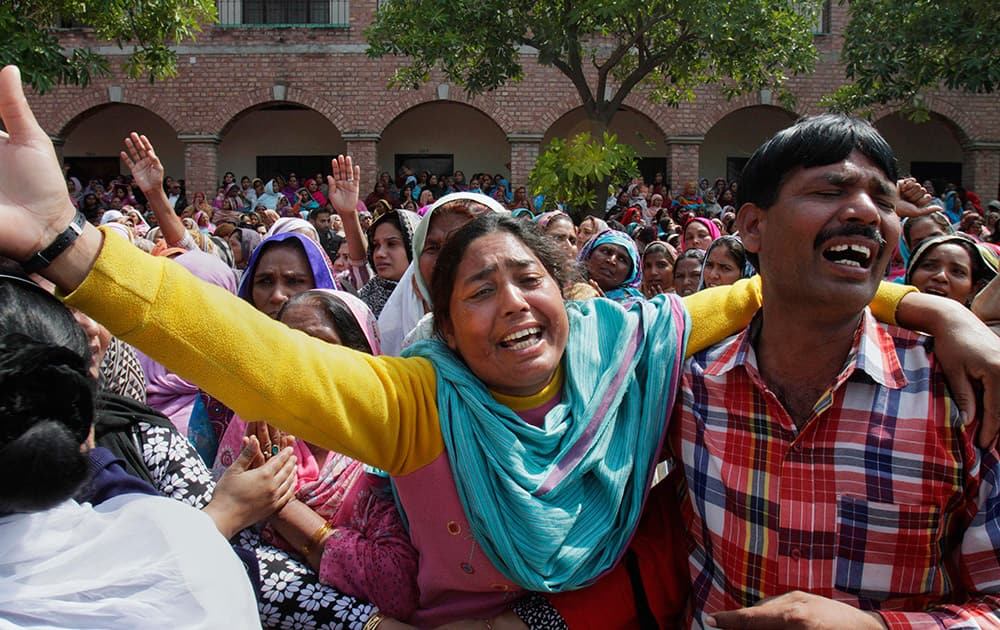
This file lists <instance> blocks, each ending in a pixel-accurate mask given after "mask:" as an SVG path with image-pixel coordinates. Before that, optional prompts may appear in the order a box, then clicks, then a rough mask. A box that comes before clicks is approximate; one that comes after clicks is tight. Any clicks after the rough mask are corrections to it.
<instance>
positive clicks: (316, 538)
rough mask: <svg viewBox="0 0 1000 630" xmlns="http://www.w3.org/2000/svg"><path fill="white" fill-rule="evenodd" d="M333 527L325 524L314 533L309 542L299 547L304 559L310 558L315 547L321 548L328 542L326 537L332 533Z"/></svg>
mask: <svg viewBox="0 0 1000 630" xmlns="http://www.w3.org/2000/svg"><path fill="white" fill-rule="evenodd" d="M332 529H333V526H332V525H330V523H323V525H322V526H321V527H320V528H319V529H317V530H316V531H314V532H313V534H312V536H310V537H309V540H307V541H306V543H305V544H304V545H302V546H301V547H299V551H301V552H302V556H303V557H308V556H309V552H310V551H312V550H313V548H314V547H319V546H320V545H322V544H323V542H324V541H325V540H326V535H327V534H329V533H330V530H332Z"/></svg>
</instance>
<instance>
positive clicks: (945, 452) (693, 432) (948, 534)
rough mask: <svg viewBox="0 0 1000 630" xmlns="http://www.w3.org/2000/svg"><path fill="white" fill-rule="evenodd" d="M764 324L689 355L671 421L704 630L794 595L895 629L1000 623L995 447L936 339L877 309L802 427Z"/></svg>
mask: <svg viewBox="0 0 1000 630" xmlns="http://www.w3.org/2000/svg"><path fill="white" fill-rule="evenodd" d="M756 322H757V320H755V323H756ZM753 330H755V327H754V326H751V327H750V328H748V329H747V330H746V331H744V332H743V333H741V334H739V335H737V336H735V337H732V338H730V339H729V340H727V341H725V342H723V343H721V344H719V345H716V346H714V347H713V348H710V349H708V350H706V351H704V352H701V353H699V354H697V355H695V356H694V357H693V358H692V359H690V360H689V361H688V363H687V365H686V367H685V370H684V377H683V383H682V396H683V398H682V400H681V401H679V403H678V407H677V413H676V415H675V419H676V420H675V422H674V423H673V426H672V427H671V436H670V440H671V447H672V450H673V452H674V453H676V454H678V455H679V456H680V458H681V460H682V462H683V466H684V472H685V475H686V478H687V489H688V494H687V497H686V498H685V500H684V502H683V514H684V518H685V523H686V526H687V530H688V531H689V532H690V534H691V536H692V538H693V541H692V544H693V546H692V548H691V550H690V556H689V560H690V561H689V564H690V570H691V577H692V582H693V594H692V598H693V600H692V606H693V611H691V612H692V614H693V620H692V623H693V624H694V625H703V624H704V615H705V614H707V613H713V612H718V611H723V610H732V609H737V608H742V607H745V606H752V605H753V604H755V603H756V602H758V601H759V600H760V599H762V598H765V597H770V596H775V595H780V594H782V593H786V592H788V591H792V590H796V589H797V590H802V591H807V592H810V593H814V594H817V595H821V596H823V597H828V598H831V599H835V600H838V601H842V602H846V603H849V604H851V605H853V606H856V607H858V608H861V609H865V610H878V611H879V612H880V614H882V616H883V619H884V620H885V621H886V623H887V624H889V625H890V627H903V628H907V627H912V626H915V625H925V626H928V625H929V626H932V627H958V626H961V627H973V628H978V627H997V626H1000V614H998V610H1000V596H998V595H997V594H998V593H1000V551H998V549H1000V491H998V489H997V487H996V486H997V483H996V480H997V478H998V474H1000V465H998V461H997V452H996V449H993V450H991V451H989V452H988V453H982V454H981V453H980V451H979V450H978V449H977V448H976V447H975V444H974V438H975V428H976V427H975V426H972V427H963V426H962V422H961V420H960V418H959V412H958V409H957V407H956V405H955V403H954V401H953V400H952V399H951V397H950V394H949V393H948V391H947V388H946V384H945V381H944V377H943V375H942V373H941V370H940V368H939V367H938V366H937V364H936V361H935V359H934V357H933V355H931V354H930V353H929V348H928V338H927V337H924V336H921V335H917V334H914V333H910V332H908V331H904V330H901V329H898V328H894V327H890V326H884V325H881V324H879V323H877V322H876V321H875V320H874V318H873V317H872V316H871V314H870V313H869V312H868V311H867V310H866V311H865V315H864V317H863V321H862V324H861V326H860V327H859V329H858V333H857V336H856V337H855V341H854V345H853V348H852V350H851V353H850V355H849V356H848V358H847V361H846V363H845V365H844V368H843V370H842V371H841V372H840V374H839V375H838V376H837V378H836V380H835V381H834V383H833V385H832V386H831V387H830V388H829V389H828V390H827V391H826V392H825V393H824V394H823V395H822V396H821V397H820V399H819V401H818V402H817V403H816V405H815V406H814V408H813V415H812V416H811V417H810V418H809V420H808V421H807V422H806V423H804V424H803V428H802V429H801V430H799V429H797V428H796V426H795V423H794V422H793V420H792V418H791V417H790V416H789V415H788V412H787V411H786V410H785V409H784V408H783V406H782V405H781V403H780V402H779V400H778V399H777V398H776V397H775V395H774V394H773V393H772V392H771V391H770V390H769V389H768V387H767V385H765V383H764V381H763V379H762V378H761V375H760V373H759V371H758V368H757V359H756V355H755V352H754V349H753V346H752V332H751V331H753ZM807 368H808V359H807V358H804V361H803V369H807ZM901 611H921V612H901Z"/></svg>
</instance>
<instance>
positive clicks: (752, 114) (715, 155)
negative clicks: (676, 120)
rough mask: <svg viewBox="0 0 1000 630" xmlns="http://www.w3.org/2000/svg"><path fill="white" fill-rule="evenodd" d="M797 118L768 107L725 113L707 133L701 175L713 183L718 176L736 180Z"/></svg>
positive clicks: (699, 160) (786, 112)
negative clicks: (765, 145) (766, 144)
mask: <svg viewBox="0 0 1000 630" xmlns="http://www.w3.org/2000/svg"><path fill="white" fill-rule="evenodd" d="M795 119H796V116H795V114H793V113H791V112H788V111H786V110H784V109H781V108H778V107H771V106H768V105H757V106H753V107H744V108H742V109H738V110H736V111H735V112H730V113H729V114H726V115H725V116H723V117H722V118H721V119H720V120H719V121H718V122H716V123H715V124H714V125H712V128H711V129H709V130H708V133H706V134H705V139H704V140H703V141H702V143H701V151H700V154H699V159H698V173H699V174H700V175H701V176H702V177H707V178H708V179H710V180H712V181H714V180H715V179H716V178H718V177H725V178H726V180H728V181H732V180H734V179H736V178H737V177H739V174H740V171H742V170H743V165H744V164H746V162H747V160H748V159H749V158H750V156H751V155H752V154H753V152H754V151H755V150H756V149H757V147H759V146H760V145H761V144H762V143H763V142H764V141H765V140H767V139H768V138H770V137H771V136H773V135H774V134H775V133H776V132H778V131H780V130H782V129H784V128H785V127H788V126H789V125H791V124H792V123H794V122H795Z"/></svg>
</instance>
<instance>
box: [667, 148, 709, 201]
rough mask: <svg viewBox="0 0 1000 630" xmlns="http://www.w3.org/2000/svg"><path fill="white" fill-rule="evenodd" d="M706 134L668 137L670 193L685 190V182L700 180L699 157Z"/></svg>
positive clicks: (678, 192) (674, 193)
mask: <svg viewBox="0 0 1000 630" xmlns="http://www.w3.org/2000/svg"><path fill="white" fill-rule="evenodd" d="M704 140H705V136H669V137H668V138H667V148H668V151H669V152H668V154H667V182H668V183H669V184H670V194H671V195H677V194H680V193H682V192H684V183H685V182H687V181H690V180H694V181H698V159H699V157H700V155H701V143H702V142H703V141H704Z"/></svg>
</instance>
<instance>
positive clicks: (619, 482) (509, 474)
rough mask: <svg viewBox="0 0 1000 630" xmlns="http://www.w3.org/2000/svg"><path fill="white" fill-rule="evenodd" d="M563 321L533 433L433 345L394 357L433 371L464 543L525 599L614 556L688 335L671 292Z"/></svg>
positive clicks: (639, 495)
mask: <svg viewBox="0 0 1000 630" xmlns="http://www.w3.org/2000/svg"><path fill="white" fill-rule="evenodd" d="M567 312H568V314H569V322H570V333H569V342H568V343H567V346H566V351H565V353H564V355H563V362H562V365H563V370H564V373H565V382H564V385H563V390H562V396H561V400H560V402H559V403H558V404H557V405H556V406H555V407H554V408H553V409H552V410H550V411H549V412H548V414H546V416H545V423H544V426H542V427H535V426H532V425H529V424H527V423H526V422H524V421H523V420H521V419H520V418H519V417H518V415H517V414H516V413H515V412H514V411H512V410H511V409H509V408H507V407H505V406H503V405H501V404H500V403H499V402H497V401H496V400H495V399H494V398H493V397H492V396H491V395H490V392H489V391H488V390H487V389H486V386H485V385H484V384H483V383H482V382H481V381H480V380H479V379H478V378H477V377H476V376H475V375H474V374H472V373H471V372H470V371H469V369H468V367H466V365H465V363H464V362H463V361H462V359H461V358H460V357H458V356H457V355H456V354H455V353H453V352H452V351H451V350H450V349H449V348H448V347H447V346H446V345H445V344H444V343H442V342H440V341H436V340H428V341H424V342H420V343H418V344H416V345H414V346H412V347H411V348H409V349H408V350H407V351H405V352H404V356H421V357H425V358H427V359H429V360H430V361H431V362H432V363H433V364H434V367H435V370H436V372H437V405H438V413H439V415H440V418H441V431H442V434H443V435H444V441H445V446H446V449H447V452H448V457H449V461H450V463H451V467H452V471H453V473H454V478H455V485H456V487H457V488H458V495H459V497H460V498H461V500H462V505H463V507H464V509H465V514H466V516H467V517H468V519H469V524H470V525H471V527H472V531H473V534H474V535H475V537H476V542H477V543H478V544H479V545H480V547H481V548H482V549H483V551H484V552H485V553H486V555H487V557H488V558H489V559H490V561H491V562H492V563H493V564H494V566H496V568H497V569H498V570H499V571H500V572H501V573H503V574H504V575H505V576H507V577H508V578H509V579H510V580H512V581H514V582H516V583H517V584H520V585H521V586H522V587H524V588H526V589H530V590H535V591H550V592H553V591H564V590H571V589H576V588H581V587H583V586H586V585H587V584H589V583H591V582H593V581H594V580H596V579H597V578H598V577H600V576H601V575H602V574H603V573H604V572H606V571H607V570H609V569H610V568H611V567H613V566H614V565H615V563H616V562H617V561H618V559H619V558H620V557H621V556H622V554H623V553H624V552H625V549H626V547H627V545H628V542H629V540H631V538H632V534H633V532H634V531H635V528H636V526H637V525H638V522H639V516H640V514H641V512H642V507H643V504H644V502H645V500H646V495H647V492H648V490H649V486H650V482H651V480H652V475H653V469H654V467H655V464H656V461H657V459H658V456H659V453H660V448H661V446H662V442H663V436H664V434H665V429H666V424H667V420H668V418H669V416H670V412H671V409H672V407H673V404H674V399H675V396H676V393H677V386H678V380H679V376H680V366H681V363H682V361H683V360H684V349H685V347H686V344H687V336H688V329H689V327H690V320H689V318H688V315H687V312H686V311H685V310H684V306H683V304H682V303H681V301H680V299H679V298H677V297H676V296H673V295H660V296H657V297H656V298H654V299H653V300H650V301H649V302H637V303H635V304H632V305H631V306H630V307H629V308H628V310H625V308H623V307H622V306H621V305H619V304H616V303H615V302H612V301H610V300H604V299H594V300H589V301H587V302H570V303H568V304H567Z"/></svg>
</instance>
